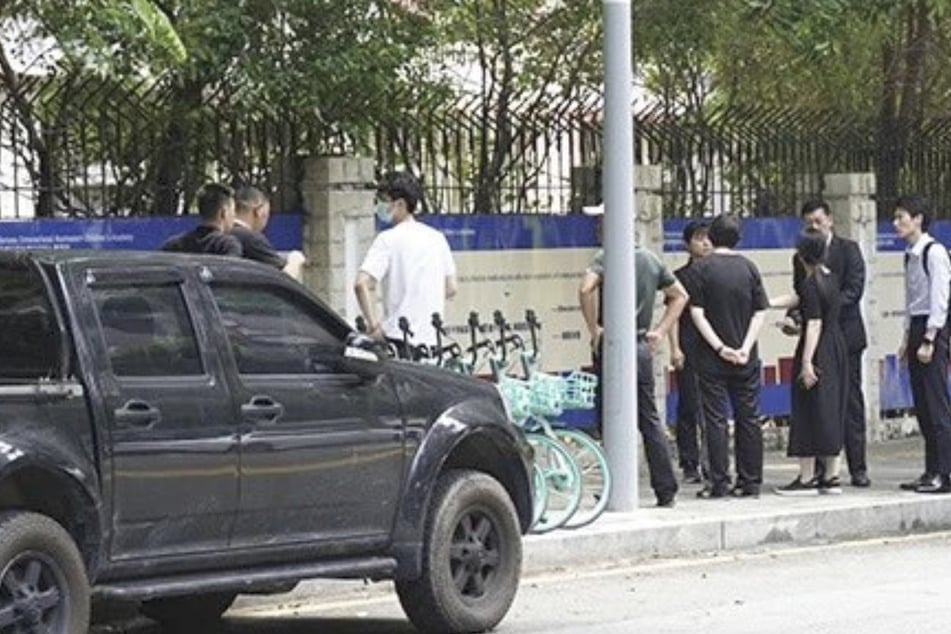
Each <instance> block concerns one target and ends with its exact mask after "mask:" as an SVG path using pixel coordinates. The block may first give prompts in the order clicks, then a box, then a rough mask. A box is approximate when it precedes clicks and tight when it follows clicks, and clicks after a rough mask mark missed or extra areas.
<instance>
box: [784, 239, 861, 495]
mask: <svg viewBox="0 0 951 634" xmlns="http://www.w3.org/2000/svg"><path fill="white" fill-rule="evenodd" d="M825 248H826V237H825V236H824V235H823V234H822V233H820V232H819V231H817V230H815V229H807V230H806V231H804V232H803V234H802V235H801V236H800V238H799V242H798V244H797V245H796V253H797V255H798V257H799V259H800V261H801V262H802V263H803V266H804V268H805V270H806V279H805V280H804V281H803V283H802V286H801V287H800V288H799V289H798V290H799V295H798V296H795V295H794V296H790V297H789V299H788V300H785V301H783V300H777V302H774V303H773V305H774V306H776V307H781V306H780V305H782V304H785V305H784V306H782V307H789V306H794V305H797V304H798V306H799V308H800V310H801V312H802V319H803V324H804V327H803V329H802V332H801V333H800V335H799V344H798V345H797V346H796V356H795V358H794V359H793V376H794V377H795V381H794V382H793V385H792V421H791V424H790V429H789V449H788V450H787V455H788V456H790V457H796V458H799V475H798V476H797V477H796V479H795V480H793V481H792V482H791V483H789V484H787V485H786V486H782V487H777V488H776V489H775V491H776V493H778V494H780V495H816V494H818V493H841V492H842V488H841V485H840V482H839V453H840V452H841V451H842V445H843V440H844V435H845V408H846V399H847V396H848V390H847V389H846V385H845V377H846V376H848V374H847V367H846V364H847V363H848V353H847V351H846V346H845V340H844V338H843V335H842V331H841V330H840V328H839V282H838V280H837V279H836V276H835V274H834V273H832V272H831V271H830V270H829V269H828V268H826V267H825V266H824V265H823V264H822V260H823V256H824V254H825ZM817 460H818V461H821V462H822V474H823V475H822V476H819V475H816V461H817Z"/></svg>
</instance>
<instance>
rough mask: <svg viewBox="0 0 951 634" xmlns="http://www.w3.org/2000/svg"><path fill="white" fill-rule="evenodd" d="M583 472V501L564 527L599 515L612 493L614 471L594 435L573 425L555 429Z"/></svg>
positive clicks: (585, 524)
mask: <svg viewBox="0 0 951 634" xmlns="http://www.w3.org/2000/svg"><path fill="white" fill-rule="evenodd" d="M552 433H553V434H554V436H555V438H557V439H558V442H560V443H561V444H562V445H564V447H565V449H567V450H568V453H569V454H570V455H571V458H572V460H574V462H575V464H576V465H577V466H578V471H579V472H580V474H581V503H580V504H579V506H578V510H577V511H575V513H574V515H572V516H571V517H570V518H568V521H567V522H565V525H564V527H565V528H580V527H582V526H587V525H588V524H590V523H591V522H593V521H594V520H596V519H598V517H599V516H600V515H601V513H603V512H604V509H605V508H607V506H608V496H609V495H610V494H611V472H610V471H609V470H608V461H607V458H606V457H605V456H604V451H603V450H602V449H601V446H600V445H599V444H598V443H597V442H595V441H594V439H593V438H591V437H590V436H588V435H587V434H585V433H584V432H580V431H577V430H574V429H553V430H552Z"/></svg>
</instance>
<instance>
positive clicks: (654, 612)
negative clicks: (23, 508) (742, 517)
mask: <svg viewBox="0 0 951 634" xmlns="http://www.w3.org/2000/svg"><path fill="white" fill-rule="evenodd" d="M949 587H951V533H938V534H932V535H927V536H913V537H903V538H893V539H876V540H873V541H866V542H852V543H841V544H831V545H823V546H810V547H802V548H790V549H782V550H781V549H772V550H764V551H758V552H750V553H730V554H727V555H722V554H721V555H719V556H716V557H693V558H680V559H672V560H654V561H648V562H639V563H634V564H628V565H624V566H618V567H613V568H609V569H598V570H583V571H576V572H567V571H566V572H559V573H555V574H550V575H546V576H541V577H534V578H527V579H524V580H523V584H522V587H521V589H520V591H519V595H518V597H517V599H516V602H515V605H514V606H513V608H512V610H511V611H510V612H509V615H508V617H507V618H506V620H505V621H503V623H502V625H501V626H500V627H499V628H498V630H497V632H499V633H500V634H529V633H532V634H535V633H537V634H542V633H546V634H550V633H566V634H567V633H571V634H576V633H577V634H629V633H630V632H651V633H665V632H691V633H693V632H705V633H718V632H723V633H724V634H727V633H729V634H737V633H744V632H749V633H751V634H752V633H754V632H755V633H757V634H758V633H761V632H771V633H773V634H775V633H780V634H781V633H787V632H788V633H789V634H802V632H810V633H821V632H848V631H853V632H862V633H863V634H879V633H881V634H885V633H889V634H891V633H894V632H902V633H903V634H912V633H915V632H929V633H931V632H949V631H951V612H949V611H948V608H947V605H948V603H947V601H948V588H949ZM330 588H331V589H332V592H331V594H332V595H333V596H325V597H323V598H321V599H317V598H315V599H313V600H312V601H307V602H305V603H300V602H295V603H289V604H283V605H282V604H280V602H279V597H275V598H274V600H273V601H265V602H262V601H260V600H258V601H255V602H252V603H248V602H245V603H243V604H239V605H237V606H236V607H235V608H233V609H232V610H231V611H230V612H229V613H228V615H227V616H226V619H225V622H224V624H223V626H222V628H221V632H222V633H224V634H323V633H328V634H410V633H412V632H414V631H415V630H414V629H413V628H412V627H411V626H410V625H409V624H408V623H407V622H406V620H405V619H404V618H403V614H402V611H401V610H400V607H399V603H398V602H397V600H396V597H395V595H394V594H392V593H390V592H387V587H386V585H384V584H375V585H373V586H369V587H363V586H361V585H359V584H346V585H341V586H339V587H338V586H330ZM93 632H95V633H96V634H105V633H107V632H108V633H110V634H112V633H120V632H121V633H123V634H133V633H134V634H159V633H160V632H161V630H160V629H159V628H157V627H156V626H154V625H153V624H151V623H149V622H147V621H145V620H144V619H143V620H139V621H137V622H133V623H127V624H122V625H118V624H116V625H111V626H100V627H96V628H95V629H94V630H93ZM176 634H182V633H176ZM203 634H205V633H203Z"/></svg>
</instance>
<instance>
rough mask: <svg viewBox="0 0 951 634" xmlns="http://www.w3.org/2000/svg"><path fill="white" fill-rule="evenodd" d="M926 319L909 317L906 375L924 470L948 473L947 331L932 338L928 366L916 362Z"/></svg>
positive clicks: (950, 424) (950, 450)
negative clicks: (916, 418) (931, 354)
mask: <svg viewBox="0 0 951 634" xmlns="http://www.w3.org/2000/svg"><path fill="white" fill-rule="evenodd" d="M927 321H928V320H927V317H912V319H911V327H910V328H909V331H908V352H907V354H908V373H909V375H910V378H911V397H912V400H913V401H914V404H915V415H916V416H917V417H918V427H919V428H920V429H921V435H922V436H923V437H924V440H925V471H926V472H927V473H933V474H938V475H948V474H951V399H949V398H948V328H947V327H945V328H942V329H941V331H940V332H939V333H938V336H937V338H936V339H935V345H934V356H933V358H932V360H931V362H930V363H921V362H920V361H918V355H917V352H918V347H919V346H920V345H921V342H922V340H923V338H924V335H925V330H926V326H927Z"/></svg>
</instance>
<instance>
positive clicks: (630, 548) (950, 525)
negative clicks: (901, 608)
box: [523, 494, 951, 575]
mask: <svg viewBox="0 0 951 634" xmlns="http://www.w3.org/2000/svg"><path fill="white" fill-rule="evenodd" d="M764 495H765V494H764ZM837 497H838V496H837ZM896 497H897V496H895V495H892V496H888V497H887V498H886V497H883V498H882V499H874V500H869V498H868V497H866V496H862V497H856V498H854V499H845V498H844V497H843V498H840V499H839V500H836V501H834V502H831V501H829V502H827V501H826V500H823V499H816V498H813V499H812V500H811V501H812V504H811V505H802V504H790V506H794V508H789V509H784V510H779V511H778V510H777V508H776V503H777V501H779V502H781V503H786V502H793V503H801V502H803V500H787V499H777V500H770V501H769V502H768V503H766V504H764V508H762V509H760V510H757V509H756V506H755V505H757V504H759V503H760V501H758V500H735V501H733V500H731V501H729V502H723V503H722V504H724V505H725V506H729V505H736V508H731V509H724V510H726V513H719V514H716V515H714V513H713V511H714V509H713V508H710V506H709V505H710V504H712V503H706V504H707V508H706V509H705V511H708V512H707V513H704V516H698V515H697V514H696V513H689V512H688V513H685V514H681V517H673V514H674V513H677V509H675V510H673V511H669V510H666V509H640V510H638V511H636V512H634V513H626V514H608V515H606V516H605V517H604V518H603V519H602V520H600V521H599V522H597V523H595V524H594V525H592V526H590V527H587V528H585V529H583V530H581V531H574V532H572V531H555V532H552V533H550V534H547V535H531V536H529V537H528V538H526V541H525V560H524V565H523V573H524V574H526V575H531V574H536V573H540V572H545V571H550V570H553V569H566V568H571V567H575V566H592V565H605V564H610V563H612V562H620V561H625V560H636V559H645V558H650V557H657V556H664V557H667V556H675V555H683V554H690V553H700V552H704V553H711V552H721V551H730V550H741V549H749V548H756V547H761V546H769V545H775V544H790V545H792V544H803V545H805V544H808V543H810V542H815V541H823V540H830V541H832V540H846V539H868V538H875V537H887V536H889V535H901V534H907V533H912V532H929V531H940V530H946V529H951V496H927V497H926V496H922V495H915V497H903V498H899V499H895V498H896ZM889 498H890V499H889ZM740 505H742V507H740ZM802 506H806V507H805V508H802ZM695 509H696V505H694V510H695ZM665 513H666V514H667V516H666V517H665V515H664V514H665Z"/></svg>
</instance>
